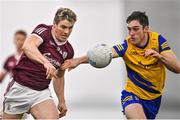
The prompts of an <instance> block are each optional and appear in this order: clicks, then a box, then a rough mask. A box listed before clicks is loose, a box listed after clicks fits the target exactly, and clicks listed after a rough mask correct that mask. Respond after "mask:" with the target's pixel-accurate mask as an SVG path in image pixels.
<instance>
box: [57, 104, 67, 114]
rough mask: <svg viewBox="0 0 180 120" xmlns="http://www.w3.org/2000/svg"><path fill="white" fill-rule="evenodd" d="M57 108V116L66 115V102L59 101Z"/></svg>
mask: <svg viewBox="0 0 180 120" xmlns="http://www.w3.org/2000/svg"><path fill="white" fill-rule="evenodd" d="M58 110H59V112H60V113H59V118H61V117H63V116H65V115H66V113H67V107H66V104H65V102H60V103H59V104H58Z"/></svg>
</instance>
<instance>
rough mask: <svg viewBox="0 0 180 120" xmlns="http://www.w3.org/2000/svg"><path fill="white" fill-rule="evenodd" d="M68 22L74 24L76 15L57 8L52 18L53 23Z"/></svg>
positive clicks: (67, 10)
mask: <svg viewBox="0 0 180 120" xmlns="http://www.w3.org/2000/svg"><path fill="white" fill-rule="evenodd" d="M65 19H66V20H68V21H70V22H73V21H74V22H76V19H77V18H76V14H75V13H74V12H73V11H72V10H70V9H69V8H62V7H61V8H59V9H58V10H57V12H56V14H55V17H54V23H55V24H58V23H59V21H62V20H65Z"/></svg>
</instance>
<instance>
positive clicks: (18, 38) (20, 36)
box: [0, 30, 27, 82]
mask: <svg viewBox="0 0 180 120" xmlns="http://www.w3.org/2000/svg"><path fill="white" fill-rule="evenodd" d="M26 36H27V33H26V32H25V31H24V30H17V31H16V32H15V34H14V43H15V47H16V53H15V54H13V55H11V56H9V57H8V58H7V59H6V60H5V62H4V65H3V70H1V71H0V82H1V81H3V79H4V77H5V76H6V74H7V73H10V74H11V73H12V69H13V68H14V66H15V65H16V63H17V61H18V59H19V57H20V55H21V52H22V51H21V49H22V45H23V43H24V41H25V39H26Z"/></svg>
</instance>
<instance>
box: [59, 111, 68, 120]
mask: <svg viewBox="0 0 180 120" xmlns="http://www.w3.org/2000/svg"><path fill="white" fill-rule="evenodd" d="M66 112H67V109H62V111H61V113H60V114H59V118H61V117H63V116H65V115H66Z"/></svg>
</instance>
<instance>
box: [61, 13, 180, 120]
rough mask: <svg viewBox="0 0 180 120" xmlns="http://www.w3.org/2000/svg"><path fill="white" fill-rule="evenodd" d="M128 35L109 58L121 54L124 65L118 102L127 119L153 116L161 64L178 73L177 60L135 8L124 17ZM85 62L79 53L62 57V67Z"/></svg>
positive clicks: (159, 92)
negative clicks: (122, 82)
mask: <svg viewBox="0 0 180 120" xmlns="http://www.w3.org/2000/svg"><path fill="white" fill-rule="evenodd" d="M126 22H127V28H128V34H129V35H128V36H127V38H126V39H125V40H124V43H122V44H118V45H115V46H113V47H112V54H113V58H117V57H122V58H123V60H124V62H125V64H126V68H127V75H128V77H127V83H126V86H125V88H124V90H123V91H122V96H121V103H122V107H123V112H124V114H125V115H126V117H127V118H128V119H155V117H156V115H157V113H158V110H159V107H160V104H161V96H162V93H163V88H164V83H165V76H166V75H165V67H166V68H167V69H169V70H170V71H172V72H174V73H180V62H179V61H178V60H177V57H176V55H175V54H174V53H173V51H172V50H171V48H170V46H169V45H168V42H167V40H166V39H165V38H164V37H163V36H162V35H160V34H159V33H157V32H152V31H150V30H149V21H148V17H147V16H146V14H145V13H144V12H140V11H135V12H133V13H132V14H131V15H130V16H129V17H128V18H127V21H126ZM81 63H88V57H87V56H86V55H85V56H82V57H79V58H74V59H71V60H67V61H65V63H64V64H63V65H62V67H61V68H62V69H66V68H68V69H73V68H75V67H77V66H78V65H79V64H81Z"/></svg>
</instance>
